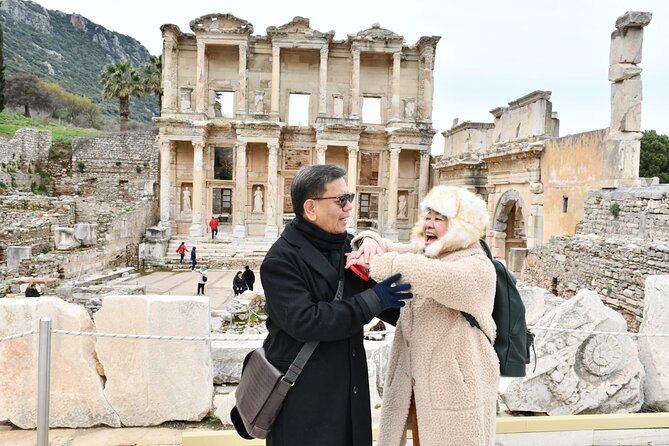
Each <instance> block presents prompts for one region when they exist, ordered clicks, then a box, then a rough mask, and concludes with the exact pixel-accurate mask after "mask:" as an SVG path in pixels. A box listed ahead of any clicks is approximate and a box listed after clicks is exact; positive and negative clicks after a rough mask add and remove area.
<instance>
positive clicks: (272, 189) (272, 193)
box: [265, 142, 279, 239]
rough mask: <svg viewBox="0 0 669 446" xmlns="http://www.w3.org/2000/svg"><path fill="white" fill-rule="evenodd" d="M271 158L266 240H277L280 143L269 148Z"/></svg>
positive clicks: (268, 164) (269, 145) (268, 162)
mask: <svg viewBox="0 0 669 446" xmlns="http://www.w3.org/2000/svg"><path fill="white" fill-rule="evenodd" d="M267 148H268V151H269V154H268V155H269V157H268V159H267V190H266V191H265V215H266V216H267V225H266V226H265V238H269V239H275V238H277V237H278V235H279V228H278V226H277V212H276V209H277V203H278V201H279V197H278V196H277V189H278V188H277V184H278V176H279V167H278V166H279V162H278V160H279V143H278V142H276V143H270V144H268V146H267Z"/></svg>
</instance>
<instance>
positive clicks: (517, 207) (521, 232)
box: [492, 189, 527, 271]
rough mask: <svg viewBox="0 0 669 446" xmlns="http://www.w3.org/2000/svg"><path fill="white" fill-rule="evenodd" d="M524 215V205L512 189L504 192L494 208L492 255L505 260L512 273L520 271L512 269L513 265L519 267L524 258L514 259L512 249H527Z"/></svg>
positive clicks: (525, 213) (516, 192)
mask: <svg viewBox="0 0 669 446" xmlns="http://www.w3.org/2000/svg"><path fill="white" fill-rule="evenodd" d="M526 215H527V212H526V207H525V203H524V201H523V199H522V197H521V196H520V194H519V193H518V191H516V190H514V189H509V190H507V191H506V192H504V193H503V194H502V196H501V197H500V199H499V201H498V202H497V206H496V207H495V213H494V215H493V221H492V232H493V238H494V242H493V246H494V252H493V254H494V255H495V256H497V257H501V258H503V259H504V260H506V263H507V265H508V266H509V268H510V269H511V270H512V271H515V270H516V269H518V271H520V270H519V268H514V264H516V263H519V266H521V265H522V260H524V257H525V256H524V255H523V256H522V259H520V258H519V259H515V258H514V257H515V256H514V255H513V254H514V253H513V252H512V249H520V250H525V249H527V231H526V228H527V222H526ZM516 252H518V251H516Z"/></svg>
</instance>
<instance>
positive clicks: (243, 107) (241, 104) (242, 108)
mask: <svg viewBox="0 0 669 446" xmlns="http://www.w3.org/2000/svg"><path fill="white" fill-rule="evenodd" d="M248 51H249V45H248V43H246V42H241V43H240V44H239V90H238V91H237V110H235V112H236V113H240V114H242V115H244V116H246V114H247V112H248V100H247V99H246V84H247V79H248V73H247V70H246V59H247V57H248Z"/></svg>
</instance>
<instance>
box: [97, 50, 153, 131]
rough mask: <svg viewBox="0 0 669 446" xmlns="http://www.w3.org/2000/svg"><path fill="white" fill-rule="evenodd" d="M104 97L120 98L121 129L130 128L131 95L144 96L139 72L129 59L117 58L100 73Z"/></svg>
mask: <svg viewBox="0 0 669 446" xmlns="http://www.w3.org/2000/svg"><path fill="white" fill-rule="evenodd" d="M100 84H101V85H102V97H103V98H105V99H114V98H118V100H119V115H120V116H121V123H120V127H121V131H122V132H123V131H125V130H128V116H129V115H130V101H129V97H130V96H131V95H132V96H137V97H141V96H144V92H143V90H142V85H141V82H140V77H139V74H138V73H137V70H135V67H133V66H132V63H131V62H130V61H129V60H117V61H116V62H113V63H111V64H109V65H107V66H105V67H104V68H103V69H102V72H101V73H100Z"/></svg>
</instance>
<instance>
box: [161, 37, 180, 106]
mask: <svg viewBox="0 0 669 446" xmlns="http://www.w3.org/2000/svg"><path fill="white" fill-rule="evenodd" d="M176 54H177V45H176V42H175V40H174V39H173V38H172V37H169V38H166V39H165V42H164V43H163V101H162V108H163V109H164V110H169V111H176V110H177V98H178V97H179V92H178V90H179V86H178V85H177V68H178V64H177V57H176Z"/></svg>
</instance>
